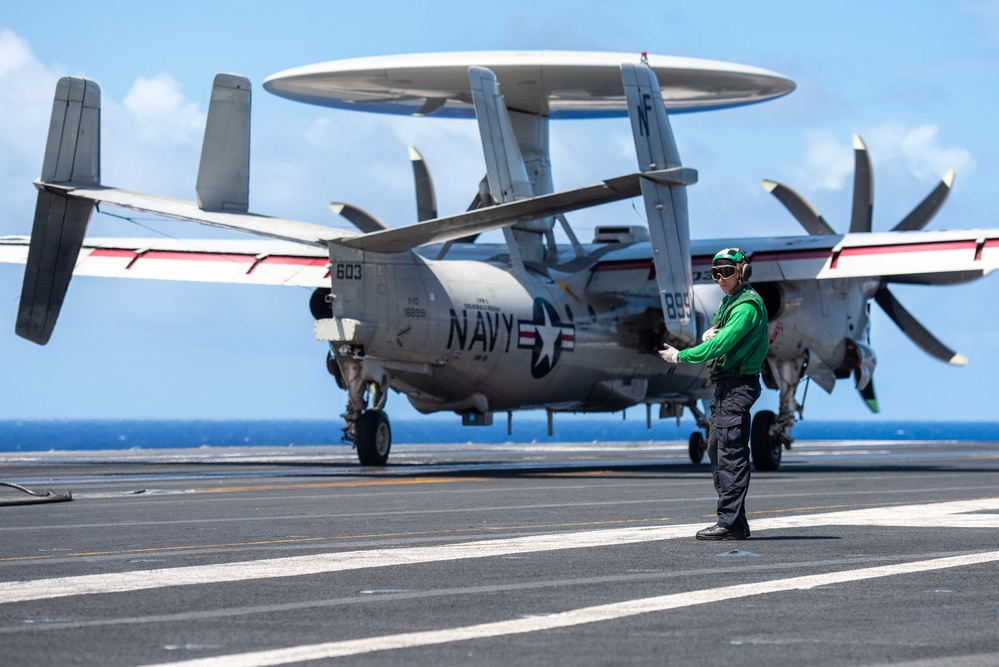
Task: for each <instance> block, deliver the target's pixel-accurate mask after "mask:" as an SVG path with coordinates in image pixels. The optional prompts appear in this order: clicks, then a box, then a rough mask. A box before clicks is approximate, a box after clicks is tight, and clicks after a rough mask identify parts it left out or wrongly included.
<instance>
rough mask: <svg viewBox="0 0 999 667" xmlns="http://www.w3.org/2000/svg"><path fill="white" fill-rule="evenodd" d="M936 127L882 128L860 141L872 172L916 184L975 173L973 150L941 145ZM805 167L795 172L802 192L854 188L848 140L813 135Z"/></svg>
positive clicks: (826, 134) (891, 125) (889, 125)
mask: <svg viewBox="0 0 999 667" xmlns="http://www.w3.org/2000/svg"><path fill="white" fill-rule="evenodd" d="M938 131H939V128H938V127H937V126H936V125H920V126H917V127H907V126H905V125H903V124H902V123H894V122H893V123H886V124H884V125H879V126H876V127H873V128H871V129H869V130H867V131H866V132H865V133H864V134H863V135H862V136H863V138H864V143H865V144H866V145H867V150H868V152H869V154H870V156H871V162H872V163H873V165H874V167H875V169H877V168H878V167H881V168H883V169H886V170H891V171H895V172H902V173H905V174H908V175H911V176H912V177H914V178H915V179H916V180H918V181H926V180H930V179H935V178H939V177H940V176H942V175H943V174H944V173H945V172H946V171H947V170H948V169H955V170H957V171H959V172H969V171H972V170H973V169H974V168H975V159H974V157H973V156H972V154H971V151H969V150H967V149H965V148H948V147H943V146H941V145H940V141H939V138H938V136H937V134H938ZM807 142H808V147H807V149H806V153H805V164H804V165H803V166H802V167H800V168H799V169H798V170H797V172H798V173H797V176H796V178H797V179H798V181H797V182H799V183H800V184H801V186H802V187H803V189H805V190H842V189H843V188H844V187H847V186H849V185H851V184H852V178H853V167H854V157H853V148H852V145H851V140H850V139H849V138H838V137H834V136H833V135H832V134H831V133H830V132H827V131H824V132H811V133H809V134H808V136H807Z"/></svg>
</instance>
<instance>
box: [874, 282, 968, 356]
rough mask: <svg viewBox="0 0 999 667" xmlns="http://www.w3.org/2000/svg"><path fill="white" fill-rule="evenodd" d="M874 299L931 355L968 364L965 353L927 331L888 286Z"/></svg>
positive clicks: (903, 331)
mask: <svg viewBox="0 0 999 667" xmlns="http://www.w3.org/2000/svg"><path fill="white" fill-rule="evenodd" d="M874 300H875V301H877V302H878V305H879V306H881V309H882V310H884V311H885V314H887V315H888V317H890V318H891V319H892V321H893V322H895V324H897V325H898V328H899V329H901V330H902V333H904V334H905V335H906V336H908V337H909V340H911V341H912V342H913V343H915V344H916V345H918V346H919V347H920V348H921V349H922V350H923V351H924V352H926V353H927V354H929V355H930V356H931V357H933V358H935V359H939V360H940V361H945V362H947V363H948V364H953V365H955V366H967V365H968V359H967V358H966V357H965V356H964V355H963V354H958V353H957V352H955V351H954V350H952V349H950V348H949V347H947V346H946V345H944V344H943V343H941V342H940V341H939V340H938V339H937V338H936V336H934V335H933V334H931V333H930V332H929V331H927V329H926V327H924V326H923V325H922V324H920V323H919V322H918V321H916V318H914V317H913V316H912V315H911V314H910V313H909V311H907V310H906V309H905V308H904V307H903V306H902V304H901V303H899V301H898V299H896V298H895V296H894V295H893V294H892V293H891V292H889V291H888V288H887V287H882V288H881V289H879V290H878V291H877V292H875V293H874Z"/></svg>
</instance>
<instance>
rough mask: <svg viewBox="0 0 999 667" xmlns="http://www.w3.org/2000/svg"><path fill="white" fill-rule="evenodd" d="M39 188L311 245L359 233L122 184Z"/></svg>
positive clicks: (324, 243) (176, 218)
mask: <svg viewBox="0 0 999 667" xmlns="http://www.w3.org/2000/svg"><path fill="white" fill-rule="evenodd" d="M36 186H37V187H38V188H41V189H44V190H47V191H52V192H54V193H55V194H61V195H63V196H67V197H71V198H77V199H87V200H90V201H92V202H97V203H103V204H107V205H109V206H115V207H117V208H124V209H127V210H130V211H138V212H140V213H152V214H153V215H160V216H163V217H164V218H172V219H174V220H185V221H187V222H196V223H198V224H201V225H207V226H209V227H217V228H219V229H227V230H229V231H233V232H243V233H244V234H253V235H255V236H263V237H266V238H272V239H280V240H282V241H294V242H297V243H307V244H309V245H318V246H323V247H325V246H326V243H327V242H328V241H334V240H339V239H342V238H349V237H352V236H356V235H357V232H351V231H345V230H343V229H336V228H334V227H325V226H323V225H317V224H314V223H311V222H299V221H297V220H286V219H284V218H272V217H269V216H266V215H256V214H254V213H229V212H225V211H203V210H201V209H200V208H198V205H197V204H196V203H195V202H192V201H185V200H183V199H173V198H171V197H161V196H159V195H150V194H145V193H142V192H132V191H131V190H121V189H119V188H108V187H96V188H71V187H61V186H58V185H52V184H48V183H36Z"/></svg>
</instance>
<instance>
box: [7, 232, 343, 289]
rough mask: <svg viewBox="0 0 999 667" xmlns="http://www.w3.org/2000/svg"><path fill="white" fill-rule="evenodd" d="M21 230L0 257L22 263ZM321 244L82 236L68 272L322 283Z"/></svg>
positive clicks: (325, 271)
mask: <svg viewBox="0 0 999 667" xmlns="http://www.w3.org/2000/svg"><path fill="white" fill-rule="evenodd" d="M29 241H30V240H29V238H28V237H27V236H5V237H0V262H2V263H7V264H24V263H26V262H27V259H28V245H29ZM328 264H329V257H328V255H327V253H326V249H325V248H317V247H311V246H305V245H302V244H301V243H288V242H282V241H268V240H255V239H254V240H224V241H219V240H206V239H153V238H148V239H139V238H130V239H86V240H85V241H84V243H83V247H82V249H81V250H80V256H79V259H77V262H76V266H75V267H74V268H73V275H77V276H97V277H103V278H138V279H146V280H179V281H194V282H212V283H237V284H246V285H289V286H294V287H324V286H326V287H328V286H329V268H328Z"/></svg>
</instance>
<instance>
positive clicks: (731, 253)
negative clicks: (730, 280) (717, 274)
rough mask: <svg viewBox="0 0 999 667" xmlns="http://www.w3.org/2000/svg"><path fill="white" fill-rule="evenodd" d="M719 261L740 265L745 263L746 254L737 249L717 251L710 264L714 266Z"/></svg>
mask: <svg viewBox="0 0 999 667" xmlns="http://www.w3.org/2000/svg"><path fill="white" fill-rule="evenodd" d="M720 259H727V260H729V261H730V262H732V263H733V264H742V263H743V262H745V261H746V254H745V253H744V252H742V251H741V250H739V249H738V248H725V249H724V250H719V251H718V253H717V254H716V255H715V257H714V259H712V260H711V263H712V264H715V263H717V262H718V260H720Z"/></svg>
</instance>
